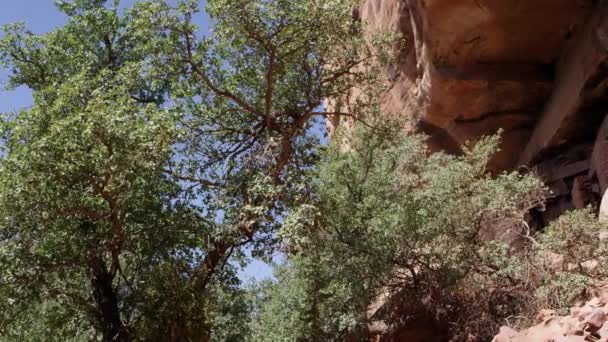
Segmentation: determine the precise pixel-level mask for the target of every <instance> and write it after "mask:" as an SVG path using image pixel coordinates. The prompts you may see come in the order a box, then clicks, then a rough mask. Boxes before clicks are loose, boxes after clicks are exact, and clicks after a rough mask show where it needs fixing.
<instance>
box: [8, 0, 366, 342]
mask: <svg viewBox="0 0 608 342" xmlns="http://www.w3.org/2000/svg"><path fill="white" fill-rule="evenodd" d="M353 5H354V2H352V1H318V0H306V1H297V2H294V1H282V0H277V1H254V0H214V1H209V3H208V8H207V11H208V13H209V14H210V15H211V17H212V20H213V33H212V35H210V36H209V37H199V36H198V34H197V27H196V25H194V23H193V19H192V18H193V17H194V16H195V15H196V12H197V11H198V10H199V9H198V8H197V3H196V1H181V2H179V4H178V5H177V6H171V5H170V4H169V3H168V2H165V1H162V0H153V1H138V2H137V3H136V4H135V5H134V6H133V7H132V8H131V9H128V10H126V11H124V12H121V11H119V10H118V9H117V7H118V2H117V1H113V2H108V1H102V0H73V1H59V2H57V7H58V9H59V10H61V11H62V12H63V13H65V14H66V15H67V16H68V17H69V19H68V23H67V24H66V25H65V26H63V27H60V28H57V29H55V30H53V31H51V32H49V33H47V34H43V35H35V34H33V33H31V32H29V31H28V30H27V29H26V27H25V26H24V25H23V24H12V25H7V26H5V27H4V35H3V38H2V39H1V40H0V57H1V59H2V62H3V64H4V65H5V66H6V67H8V68H10V69H11V70H12V75H11V78H10V81H9V84H8V86H9V87H17V86H21V85H25V86H27V87H29V88H31V89H32V90H33V91H34V105H33V107H32V108H29V109H25V110H23V111H21V112H19V113H14V114H7V115H5V116H4V118H3V122H2V123H3V142H4V144H3V146H2V148H3V154H2V160H1V161H0V169H1V170H2V176H0V212H1V216H2V222H1V225H0V237H1V240H0V269H1V270H2V271H1V272H0V280H1V281H0V284H1V285H0V293H1V295H2V298H6V299H7V300H6V301H3V302H2V303H0V306H1V308H2V309H3V312H2V316H0V318H1V323H2V324H0V326H1V327H2V328H1V329H3V331H2V333H3V334H7V335H11V336H15V338H18V336H20V334H22V328H23V325H22V323H23V322H25V321H26V320H27V317H28V316H29V315H32V314H33V313H32V309H31V308H32V307H37V308H41V312H45V311H44V310H47V308H51V307H52V308H54V310H56V311H57V312H58V315H57V317H65V319H61V320H53V319H50V318H49V319H46V318H45V317H46V316H45V315H44V314H41V315H40V319H38V320H37V322H38V323H39V324H40V325H41V328H40V330H39V331H54V332H56V333H57V334H58V336H63V337H66V338H67V337H73V336H83V338H89V337H92V336H95V337H101V338H102V339H103V340H104V341H115V340H120V341H125V340H134V339H135V340H189V339H198V340H208V339H211V338H213V339H216V340H238V339H240V338H242V337H243V336H244V335H243V334H245V333H246V329H245V330H243V332H242V333H237V331H238V330H240V329H241V328H243V327H245V322H246V321H247V318H246V316H247V313H248V310H249V304H248V299H247V294H246V293H245V292H243V291H242V290H241V289H240V287H239V282H238V280H237V279H236V277H235V272H236V270H235V269H234V267H232V266H231V261H232V260H234V259H235V258H236V259H238V258H241V254H240V253H241V248H243V246H253V247H254V253H255V254H256V255H265V254H269V253H270V252H272V249H273V246H274V243H275V242H276V234H275V232H276V231H277V229H279V227H280V226H281V222H282V218H283V217H284V216H285V215H286V213H287V211H288V209H289V208H290V207H291V206H293V205H296V204H297V203H299V202H301V201H303V200H306V199H307V198H309V197H310V196H311V194H310V192H309V191H308V189H306V187H305V185H306V184H307V179H308V177H309V173H310V171H311V170H312V168H313V165H314V164H315V163H316V162H317V161H318V158H319V151H320V149H321V146H320V143H319V137H318V135H316V134H313V133H312V130H313V128H314V126H315V125H318V124H319V123H320V122H321V120H322V119H323V118H324V117H326V116H328V115H330V114H332V115H344V116H349V117H354V116H357V115H363V114H364V113H366V112H367V111H368V110H367V108H372V106H371V105H370V104H368V105H366V106H363V105H361V106H358V107H357V111H353V112H348V113H346V112H345V113H329V112H327V111H325V110H324V109H323V107H322V106H321V103H322V101H323V100H324V99H326V98H329V97H338V96H340V95H342V94H344V93H346V92H347V91H348V89H350V88H351V87H353V86H358V87H361V88H365V87H367V86H369V85H370V84H373V83H374V82H375V81H376V77H375V76H374V74H373V73H371V72H368V71H369V68H366V67H365V65H366V63H370V61H371V59H372V58H373V57H374V55H373V54H372V53H371V51H369V50H366V49H361V48H360V47H361V46H364V44H362V42H363V37H362V34H361V32H362V31H361V24H360V23H358V22H357V21H354V20H353V19H352V18H351V9H352V6H353ZM371 110H372V109H370V111H371ZM241 259H242V258H241ZM68 317H69V318H70V319H68ZM32 329H38V328H34V327H32ZM243 329H244V328H243ZM37 331H38V330H37Z"/></svg>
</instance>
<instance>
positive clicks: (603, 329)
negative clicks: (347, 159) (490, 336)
mask: <svg viewBox="0 0 608 342" xmlns="http://www.w3.org/2000/svg"><path fill="white" fill-rule="evenodd" d="M537 319H538V324H536V325H534V326H532V327H531V328H528V329H525V330H523V331H516V330H514V329H512V328H510V327H502V328H501V329H500V332H499V333H498V335H496V337H495V338H494V340H493V341H494V342H528V341H539V342H541V341H554V342H559V341H563V342H577V341H581V342H582V341H608V324H606V321H607V320H608V293H607V292H606V288H605V287H604V288H603V289H602V293H601V294H600V295H599V296H597V297H594V298H593V299H591V300H590V301H588V302H587V303H585V304H584V305H580V306H577V307H573V308H571V309H570V312H569V314H568V315H562V316H560V315H558V314H557V313H556V312H555V311H553V310H543V311H541V312H540V313H539V315H538V317H537Z"/></svg>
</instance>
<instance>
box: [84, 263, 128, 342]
mask: <svg viewBox="0 0 608 342" xmlns="http://www.w3.org/2000/svg"><path fill="white" fill-rule="evenodd" d="M88 263H89V272H90V274H89V275H90V280H91V286H92V288H93V299H94V300H95V306H96V307H97V312H98V315H97V319H98V323H99V327H100V328H101V333H102V336H103V340H102V341H103V342H124V341H129V334H128V331H127V329H126V327H125V326H124V325H123V323H122V321H121V319H120V310H119V308H118V299H117V297H116V293H115V291H114V288H113V286H112V280H113V279H114V275H112V274H111V273H110V272H108V270H107V268H106V265H105V263H104V262H103V260H102V259H101V258H100V257H99V256H96V255H95V256H91V257H89V260H88Z"/></svg>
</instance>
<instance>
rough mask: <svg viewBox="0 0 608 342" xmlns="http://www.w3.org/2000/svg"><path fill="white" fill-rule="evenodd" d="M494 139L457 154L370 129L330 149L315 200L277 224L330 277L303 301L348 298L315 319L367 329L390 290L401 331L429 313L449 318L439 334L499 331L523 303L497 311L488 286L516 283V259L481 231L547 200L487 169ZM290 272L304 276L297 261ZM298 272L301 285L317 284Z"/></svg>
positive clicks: (529, 181)
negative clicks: (487, 221) (509, 268)
mask: <svg viewBox="0 0 608 342" xmlns="http://www.w3.org/2000/svg"><path fill="white" fill-rule="evenodd" d="M391 136H392V138H390V137H391ZM387 137H389V138H387ZM497 141H498V140H497V138H495V137H493V138H487V139H484V140H481V141H480V142H478V143H477V144H476V145H475V146H472V147H470V148H469V149H468V150H466V152H465V154H464V155H463V156H460V157H454V156H449V155H445V154H441V153H439V154H433V155H429V153H428V152H427V150H426V147H425V144H424V140H423V138H422V137H415V136H413V137H404V136H402V135H400V134H398V133H393V134H391V132H390V131H386V130H385V131H381V132H380V133H379V132H377V131H371V130H369V129H367V130H364V129H362V130H361V131H360V132H359V133H358V134H357V135H355V137H354V138H353V139H352V140H350V142H349V144H348V150H347V151H344V148H339V147H338V148H336V147H334V149H333V150H332V152H330V154H329V156H328V157H327V161H326V162H325V163H324V164H323V166H322V168H321V172H320V175H319V179H318V182H317V184H316V189H317V191H318V194H319V197H318V199H317V200H316V201H314V202H311V203H309V204H308V205H307V206H302V207H301V208H300V210H298V211H296V212H295V213H294V214H293V216H291V217H290V218H289V220H288V224H286V226H285V227H284V229H283V230H282V231H281V232H282V234H283V236H284V237H285V238H286V239H288V240H289V241H290V242H291V243H292V246H291V248H292V249H293V250H294V252H295V253H297V254H299V255H301V258H304V259H308V258H310V261H308V262H309V263H312V264H314V265H315V269H316V272H317V273H324V272H326V276H325V278H324V282H322V283H321V287H320V288H319V289H317V290H316V291H311V292H310V293H309V296H310V297H309V298H308V299H307V300H308V301H313V302H314V301H319V302H323V303H333V301H334V300H335V301H340V302H342V303H348V310H344V312H336V311H335V308H336V307H339V306H336V305H330V306H328V307H324V310H320V311H319V317H317V318H315V319H316V320H320V321H324V320H330V319H334V320H335V319H342V320H343V321H345V322H346V321H350V322H351V323H350V327H351V329H353V327H356V326H357V325H359V326H365V325H367V324H368V323H369V321H368V319H369V318H371V317H368V316H367V314H366V311H367V309H368V308H369V307H370V305H371V304H373V302H374V301H377V300H381V299H380V298H382V297H383V296H386V295H387V294H390V295H389V296H388V297H392V298H401V299H403V300H404V302H402V303H386V305H385V308H390V307H391V306H392V308H391V310H393V312H392V314H394V316H392V318H390V317H391V315H392V314H391V312H388V313H387V314H386V315H387V317H389V319H388V321H389V322H391V323H392V324H393V325H394V327H398V326H403V325H407V324H409V323H411V320H412V319H415V318H420V317H430V318H432V319H434V320H435V321H440V322H445V323H446V324H445V325H444V326H442V327H439V329H441V328H444V329H448V328H449V329H451V330H452V331H451V335H452V336H454V335H455V334H458V333H461V332H462V333H465V332H466V333H467V334H469V333H472V334H479V333H481V332H482V331H484V332H487V331H491V330H488V329H487V322H489V323H490V324H493V325H496V324H500V323H501V322H502V319H504V318H505V317H506V316H505V315H509V314H510V313H512V312H513V310H516V309H517V308H514V309H512V310H511V309H509V310H506V312H494V313H493V312H491V310H492V309H493V308H496V307H497V303H494V302H492V301H495V300H496V295H499V294H498V293H497V292H496V291H495V290H491V289H492V288H496V286H498V288H500V287H501V286H507V285H508V284H509V283H510V282H511V281H515V280H513V279H512V278H511V279H510V278H509V276H508V274H507V273H506V272H505V271H506V270H505V267H506V265H508V264H509V261H508V260H511V262H515V261H516V259H515V258H512V257H511V256H510V255H509V253H508V249H507V248H505V247H503V246H504V245H501V244H500V243H497V242H493V241H484V240H483V239H481V238H480V236H479V231H480V229H481V228H482V223H483V222H484V220H483V219H484V217H487V216H492V217H495V216H498V217H505V218H513V217H521V218H522V219H523V213H524V212H526V211H527V210H528V208H529V207H530V205H532V206H533V205H535V204H537V203H542V200H543V198H544V197H543V194H544V188H543V185H542V183H541V182H540V181H539V180H538V179H536V178H534V177H532V176H529V175H521V174H517V173H505V174H501V175H498V176H496V177H493V176H491V175H489V174H487V172H486V168H485V167H486V164H487V162H488V160H489V158H490V157H491V155H492V153H493V151H494V150H495V148H496V144H497ZM519 224H520V225H521V226H522V227H523V221H519ZM513 228H514V229H516V228H517V227H513ZM319 256H321V258H322V259H321V260H322V262H318V260H319V259H318V258H319ZM313 260H314V261H313ZM497 261H500V262H502V263H501V264H497V263H496V262H497ZM305 264H306V262H305ZM292 267H294V270H293V271H292V272H295V273H296V274H297V273H298V272H299V271H300V267H301V266H298V265H296V266H292ZM301 277H302V278H303V279H300V280H299V282H295V284H296V285H294V286H300V285H298V284H301V283H306V282H307V281H313V279H314V278H310V277H309V276H307V275H306V273H303V274H301ZM283 281H284V283H279V285H277V287H278V288H281V289H282V290H281V291H283V292H287V291H289V290H285V289H283V287H286V286H289V285H293V284H294V281H292V280H291V278H289V277H288V278H287V279H284V280H283ZM349 286H350V289H349V290H348V291H340V290H337V289H348V287H349ZM299 289H300V287H297V288H296V289H293V292H299ZM270 293H274V292H272V290H271V291H270ZM395 294H398V295H395ZM278 298H280V299H277V298H273V297H272V295H270V299H269V302H270V304H267V305H268V307H269V308H271V309H272V308H273V307H275V306H277V305H279V304H278V303H276V302H275V301H278V302H281V303H282V302H283V299H282V297H281V296H278ZM507 299H509V300H512V298H507ZM300 300H303V299H300ZM472 302H474V303H475V308H472V307H471V305H470V303H472ZM502 304H505V305H506V304H512V305H514V306H517V305H518V303H517V302H516V301H514V302H512V303H502ZM520 304H521V303H520ZM296 311H297V310H296ZM288 312H293V310H288ZM268 316H276V315H272V314H270V313H269V314H268ZM264 317H265V316H264V314H262V318H264ZM295 317H296V318H297V319H299V320H301V321H303V322H308V321H307V320H306V318H305V317H301V316H299V317H298V316H295ZM336 317H338V318H336ZM353 318H354V319H355V321H352V319H353ZM385 318H386V317H385ZM486 321H487V322H486ZM448 322H449V323H448ZM484 322H486V323H484ZM272 324H274V323H269V326H271V325H272ZM300 324H304V323H300ZM309 324H311V323H309ZM477 324H478V325H481V326H483V325H486V326H485V327H484V328H483V330H482V331H480V330H477V328H478V327H473V326H472V325H477ZM343 327H344V325H342V326H341V325H340V324H336V325H325V326H324V328H325V329H324V330H323V334H322V335H320V336H323V337H322V338H320V337H317V339H320V340H332V339H337V338H338V337H339V336H341V334H342V333H343V331H342V330H341V328H343ZM355 330H356V329H355ZM296 331H302V329H300V330H297V329H296ZM307 331H311V330H310V329H309V330H307ZM490 334H491V332H490ZM305 336H306V335H302V336H301V337H303V338H305ZM464 336H467V335H466V334H465V335H464ZM305 339H307V338H305ZM312 340H314V338H313V339H312Z"/></svg>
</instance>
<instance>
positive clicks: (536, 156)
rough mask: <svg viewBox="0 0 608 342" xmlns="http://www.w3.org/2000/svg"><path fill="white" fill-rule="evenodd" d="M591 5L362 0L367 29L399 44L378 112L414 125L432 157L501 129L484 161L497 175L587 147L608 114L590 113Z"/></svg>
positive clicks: (600, 87)
mask: <svg viewBox="0 0 608 342" xmlns="http://www.w3.org/2000/svg"><path fill="white" fill-rule="evenodd" d="M599 3H600V4H598V2H597V1H592V0H528V1H520V0H518V1H503V0H450V1H445V0H363V1H362V3H361V6H360V10H359V11H358V15H359V17H360V18H361V20H363V21H365V22H366V23H367V25H368V29H369V30H371V31H378V32H380V31H393V32H399V33H400V34H401V35H402V37H403V42H402V43H401V44H400V46H397V47H395V48H397V49H399V51H400V58H399V62H398V63H397V64H396V65H392V66H389V67H387V74H388V76H389V79H390V90H389V91H388V92H387V94H385V97H384V99H383V108H384V110H385V111H386V112H388V113H392V114H396V115H407V116H409V117H413V118H414V121H415V122H416V128H417V129H418V130H419V131H423V132H425V133H427V134H429V135H430V139H429V145H430V147H431V148H432V149H433V150H445V151H448V152H458V149H459V146H461V145H462V144H463V143H465V142H466V141H472V142H474V141H476V140H477V139H479V138H480V137H481V136H483V135H488V134H493V133H496V132H497V131H498V130H499V129H502V130H503V145H502V148H501V151H500V152H499V153H498V155H497V156H496V157H495V158H494V161H493V163H492V167H493V169H494V170H496V171H500V170H507V169H512V168H515V167H517V166H520V165H528V166H534V165H535V164H536V163H537V162H539V161H544V160H545V158H546V154H547V153H549V154H551V152H552V151H554V150H555V149H564V148H568V147H569V145H570V144H574V143H579V142H580V140H581V136H582V140H584V143H586V144H593V140H594V139H593V137H594V136H595V134H596V132H597V127H589V126H597V124H596V123H595V122H596V121H597V120H598V117H599V119H600V120H601V118H602V117H603V116H604V115H605V114H606V111H603V110H602V109H601V106H600V107H599V108H598V107H597V106H596V104H597V103H598V101H599V102H601V98H602V97H603V96H604V95H605V90H606V84H605V83H606V82H605V78H606V77H605V76H606V75H604V63H605V62H606V61H607V54H606V46H608V45H606V44H605V42H606V40H607V38H608V34H607V33H606V32H608V31H607V29H606V28H608V18H606V15H605V14H606V12H608V10H607V9H606V5H605V4H601V2H599ZM582 118H585V119H587V118H589V120H588V122H587V125H586V126H587V127H586V128H585V129H584V130H583V131H584V132H582V130H581V129H578V128H577V125H578V124H580V121H579V119H582ZM587 131H588V132H587ZM587 157H590V156H587ZM587 159H589V158H587ZM589 169H590V165H588V164H587V165H586V170H583V171H588V170H589ZM577 195H582V194H577Z"/></svg>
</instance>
